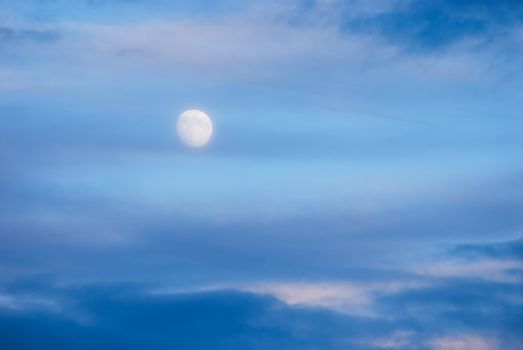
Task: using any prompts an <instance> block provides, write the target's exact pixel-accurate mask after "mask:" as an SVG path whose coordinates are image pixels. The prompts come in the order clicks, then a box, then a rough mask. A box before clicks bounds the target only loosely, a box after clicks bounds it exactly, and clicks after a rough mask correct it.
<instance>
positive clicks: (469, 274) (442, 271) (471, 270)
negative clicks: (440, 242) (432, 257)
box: [415, 259, 523, 284]
mask: <svg viewBox="0 0 523 350" xmlns="http://www.w3.org/2000/svg"><path fill="white" fill-rule="evenodd" d="M514 270H518V271H523V261H519V260H497V259H484V260H479V261H444V262H437V263H433V264H430V265H427V266H424V267H421V268H417V269H415V272H417V273H420V274H422V275H427V276H432V277H457V278H479V279H483V280H487V281H493V282H503V283H516V284H517V283H521V282H522V278H521V276H520V274H514V273H513V272H514Z"/></svg>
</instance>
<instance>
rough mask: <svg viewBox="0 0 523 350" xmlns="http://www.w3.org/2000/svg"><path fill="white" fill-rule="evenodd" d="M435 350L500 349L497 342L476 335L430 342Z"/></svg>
mask: <svg viewBox="0 0 523 350" xmlns="http://www.w3.org/2000/svg"><path fill="white" fill-rule="evenodd" d="M430 346H431V349H433V350H470V349H474V350H496V349H500V347H499V346H498V345H497V342H496V341H495V340H491V339H488V338H487V339H485V338H482V337H481V336H476V335H465V336H455V337H444V338H439V339H434V340H432V341H430Z"/></svg>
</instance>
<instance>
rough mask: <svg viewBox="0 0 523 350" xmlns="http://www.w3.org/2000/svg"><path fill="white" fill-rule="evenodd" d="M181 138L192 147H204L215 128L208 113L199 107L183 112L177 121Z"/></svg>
mask: <svg viewBox="0 0 523 350" xmlns="http://www.w3.org/2000/svg"><path fill="white" fill-rule="evenodd" d="M176 132H177V134H178V137H179V138H180V140H182V142H183V143H185V144H186V145H188V146H190V147H202V146H204V145H205V144H207V143H208V142H209V140H210V139H211V136H212V132H213V128H212V122H211V119H210V118H209V116H208V115H207V114H205V113H204V112H202V111H199V110H197V109H190V110H188V111H185V112H183V113H182V114H180V116H179V117H178V121H177V122H176Z"/></svg>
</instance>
